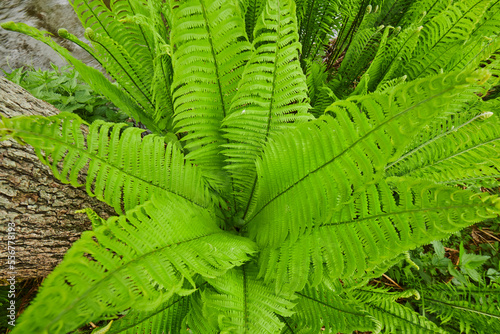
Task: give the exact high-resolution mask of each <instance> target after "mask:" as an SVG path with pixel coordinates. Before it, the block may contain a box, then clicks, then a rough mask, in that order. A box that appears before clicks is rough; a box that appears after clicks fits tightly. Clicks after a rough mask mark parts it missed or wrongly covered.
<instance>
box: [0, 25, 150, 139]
mask: <svg viewBox="0 0 500 334" xmlns="http://www.w3.org/2000/svg"><path fill="white" fill-rule="evenodd" d="M1 26H2V28H4V29H7V30H12V31H16V32H20V33H23V34H26V35H28V36H31V37H33V38H35V39H37V40H39V41H41V42H43V43H45V44H47V45H48V46H50V47H51V48H52V49H54V50H55V51H56V52H57V53H59V54H60V55H61V56H62V57H63V58H64V59H66V60H67V61H68V62H69V63H70V64H71V65H73V66H74V67H75V69H76V70H77V71H78V72H79V73H80V76H81V77H82V79H83V80H84V81H85V82H87V83H88V84H89V85H90V87H92V89H94V90H95V91H96V92H100V93H102V94H103V95H105V96H106V97H108V98H109V99H110V100H111V101H112V102H113V103H114V104H115V105H116V106H117V107H118V108H120V110H121V111H123V112H124V113H126V114H128V115H129V116H131V117H133V118H134V119H135V120H136V121H138V122H142V123H143V124H145V125H147V126H148V128H149V129H152V130H154V129H155V128H156V127H155V125H154V122H153V120H152V119H151V118H149V117H148V116H147V115H145V114H144V113H143V112H142V110H141V107H140V106H139V105H138V104H137V103H136V102H135V101H134V100H132V99H131V98H130V97H129V95H127V94H126V93H124V92H123V91H122V90H121V89H119V88H118V87H117V86H115V85H113V84H112V83H111V82H109V80H108V79H106V77H105V76H104V75H103V74H102V73H101V72H99V71H98V70H96V69H95V68H93V67H90V66H87V65H85V64H84V63H82V62H81V61H80V60H78V59H76V58H75V57H73V56H72V55H71V53H70V52H69V51H68V50H66V49H65V48H63V47H61V46H60V45H58V44H57V43H56V42H54V41H53V40H52V39H51V38H50V37H49V36H47V35H48V34H49V33H48V32H44V31H40V30H38V29H36V28H33V27H30V26H27V25H26V24H24V23H14V22H6V23H2V25H1Z"/></svg>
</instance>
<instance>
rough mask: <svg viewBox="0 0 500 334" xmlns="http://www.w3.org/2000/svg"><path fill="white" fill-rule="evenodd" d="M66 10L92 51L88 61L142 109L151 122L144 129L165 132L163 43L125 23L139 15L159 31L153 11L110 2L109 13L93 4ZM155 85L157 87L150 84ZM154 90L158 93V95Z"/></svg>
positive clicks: (124, 0) (75, 1) (79, 2)
mask: <svg viewBox="0 0 500 334" xmlns="http://www.w3.org/2000/svg"><path fill="white" fill-rule="evenodd" d="M71 4H72V6H73V8H74V9H75V12H76V13H77V15H78V17H79V19H80V21H81V22H82V24H83V26H84V27H85V28H86V32H87V33H86V37H87V38H88V39H89V40H90V41H91V42H92V44H93V46H94V47H95V49H96V50H97V53H96V52H91V55H93V56H94V57H95V58H96V60H97V61H98V62H99V63H100V64H101V65H102V66H103V67H104V68H105V69H106V70H107V71H108V73H109V74H110V75H111V76H112V77H113V78H114V79H115V80H116V81H117V82H118V83H119V84H120V85H121V86H122V87H123V88H124V89H125V91H126V92H127V94H129V95H130V96H131V97H132V98H133V99H134V100H135V101H136V102H137V103H138V104H140V105H141V106H142V108H143V110H142V113H144V114H145V116H146V115H147V116H146V118H151V119H152V120H154V122H150V123H152V124H146V125H150V126H152V127H151V130H153V131H155V132H157V133H165V132H166V131H171V130H172V117H173V105H172V99H171V93H170V86H171V82H172V78H171V77H172V70H171V69H170V68H169V67H170V59H169V58H170V57H167V58H168V59H166V62H165V55H162V54H161V47H162V46H163V45H165V44H166V43H167V42H166V41H165V40H162V38H158V36H156V35H154V34H148V32H147V30H146V29H145V27H144V26H142V25H138V24H136V23H135V22H133V21H132V20H129V19H128V18H129V17H133V16H139V15H143V16H147V17H149V18H150V20H151V22H152V23H153V24H155V26H163V25H164V24H163V21H162V20H161V16H160V14H161V13H158V12H157V11H155V10H153V9H154V7H153V5H149V9H150V10H148V6H144V5H143V4H142V3H141V2H139V1H137V0H114V1H111V9H108V8H107V7H106V6H105V5H104V3H103V2H102V1H98V0H72V1H71ZM163 30H164V28H163ZM159 31H162V29H159ZM164 35H165V33H164V32H163V36H164ZM160 41H161V42H160ZM80 44H81V43H80ZM80 44H79V45H80ZM86 49H88V48H86ZM158 81H160V82H161V83H162V84H161V87H158V85H157V84H156V82H158ZM155 88H156V90H158V89H160V88H161V89H160V91H161V92H157V91H155V90H154V89H155ZM153 92H155V96H153ZM160 96H161V97H160Z"/></svg>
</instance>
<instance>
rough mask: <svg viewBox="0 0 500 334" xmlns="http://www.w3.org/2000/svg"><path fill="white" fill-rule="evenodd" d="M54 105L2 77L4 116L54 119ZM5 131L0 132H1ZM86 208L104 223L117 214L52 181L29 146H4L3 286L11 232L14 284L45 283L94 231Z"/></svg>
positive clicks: (0, 165) (0, 200)
mask: <svg viewBox="0 0 500 334" xmlns="http://www.w3.org/2000/svg"><path fill="white" fill-rule="evenodd" d="M58 112H59V111H58V110H57V109H56V108H54V107H53V106H52V105H50V104H48V103H45V102H43V101H41V100H38V99H36V98H35V97H33V96H32V95H31V94H30V93H28V92H27V91H26V90H24V89H23V88H21V87H19V86H17V85H15V84H13V83H11V82H9V81H8V80H6V79H5V78H3V77H1V76H0V115H2V116H6V117H13V116H17V115H43V116H50V115H55V114H57V113H58ZM0 131H1V129H0ZM86 207H90V208H92V209H94V210H95V211H96V212H97V213H98V214H99V215H100V216H101V217H103V218H107V217H109V216H110V215H113V214H115V213H114V210H113V209H112V208H111V207H109V206H108V205H106V204H105V203H102V202H100V201H98V200H97V199H95V198H91V197H89V196H88V195H87V193H86V192H85V189H81V188H73V187H71V186H70V185H66V184H63V183H61V182H59V181H58V180H57V179H55V178H54V177H53V176H52V173H51V171H50V168H49V167H48V166H46V165H43V164H42V163H41V162H40V161H39V160H38V158H37V156H36V155H35V153H34V150H33V149H32V148H31V147H30V146H27V145H20V144H19V143H17V142H15V141H13V140H7V141H2V142H0V268H1V269H0V282H2V281H3V282H5V279H6V278H8V273H9V271H10V270H8V266H7V255H8V253H7V237H8V234H7V227H8V224H9V223H14V224H15V246H14V249H15V257H16V263H15V269H16V270H15V271H16V273H17V274H16V279H21V278H34V277H44V276H46V275H47V274H48V273H50V272H51V271H52V269H53V268H54V267H55V266H56V265H57V264H58V263H59V262H60V261H61V260H62V257H63V256H64V254H65V252H66V250H67V249H68V248H69V247H70V246H71V244H72V243H73V242H74V241H76V240H77V239H78V238H79V236H80V234H81V233H82V232H83V231H85V230H88V229H90V221H89V220H88V218H87V216H86V215H85V214H82V213H75V211H76V210H80V209H83V208H86Z"/></svg>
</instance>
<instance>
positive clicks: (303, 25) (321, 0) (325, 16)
mask: <svg viewBox="0 0 500 334" xmlns="http://www.w3.org/2000/svg"><path fill="white" fill-rule="evenodd" d="M339 7H340V1H338V0H314V1H303V2H302V4H297V19H298V26H299V30H298V32H299V36H300V37H299V42H300V44H301V45H302V50H301V54H300V59H301V60H302V61H303V60H305V59H307V58H310V59H315V58H316V57H317V56H318V54H319V51H320V50H321V49H323V48H324V47H325V46H326V45H325V42H328V37H330V36H332V35H333V30H334V28H335V27H337V26H340V22H339V20H340V17H339V15H338V14H337V13H338V12H339Z"/></svg>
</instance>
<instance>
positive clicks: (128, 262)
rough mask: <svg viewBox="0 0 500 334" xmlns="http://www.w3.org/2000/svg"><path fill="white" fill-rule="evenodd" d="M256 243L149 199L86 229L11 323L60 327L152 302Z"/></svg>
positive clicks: (235, 261)
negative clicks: (20, 320) (19, 317)
mask: <svg viewBox="0 0 500 334" xmlns="http://www.w3.org/2000/svg"><path fill="white" fill-rule="evenodd" d="M187 223H189V226H190V228H189V229H187V228H186V226H187ZM255 250H256V248H255V246H254V245H253V244H252V242H251V241H250V240H248V239H243V238H241V237H238V236H235V235H232V234H229V233H227V232H225V231H222V230H220V229H219V228H218V227H217V224H216V221H215V218H214V217H211V216H210V215H209V214H207V212H206V211H204V210H201V209H200V208H198V207H196V206H194V205H192V204H190V203H189V202H187V201H185V200H184V199H182V198H178V197H174V196H166V197H164V199H162V200H159V199H153V200H151V201H148V202H145V203H144V204H142V205H140V206H138V207H136V208H134V209H133V210H130V212H128V213H127V215H126V216H121V217H112V218H110V219H109V220H108V221H107V222H106V225H104V226H101V227H99V228H97V229H95V230H94V231H93V232H85V233H84V234H83V235H82V238H81V239H80V240H79V241H78V242H76V243H75V244H74V245H73V247H72V248H71V250H70V251H69V252H68V253H67V254H66V256H65V260H64V262H63V263H61V265H59V266H58V267H57V269H56V270H55V271H54V274H52V275H51V277H50V278H48V279H47V280H45V281H44V283H43V292H41V293H40V294H39V295H38V296H37V298H36V300H35V301H34V304H33V307H32V308H30V310H28V311H26V312H25V314H24V315H23V316H24V318H25V319H26V321H24V323H22V324H20V325H19V326H16V331H18V332H35V333H54V332H67V331H68V330H71V329H73V328H77V327H78V326H81V325H83V324H85V323H86V322H88V321H90V320H91V319H99V318H103V317H105V316H107V315H110V314H114V313H117V312H122V311H124V310H126V309H128V308H130V307H132V308H134V309H139V310H152V309H156V308H157V307H158V306H160V305H161V304H162V303H163V302H165V301H166V300H168V299H169V298H170V297H171V296H172V295H173V294H174V293H178V294H186V293H189V291H190V289H193V288H194V286H195V283H194V279H193V276H194V275H195V274H199V275H202V276H205V277H207V278H208V277H214V276H217V275H221V274H223V273H224V272H225V271H226V270H227V269H229V268H231V267H233V266H235V265H239V264H241V262H242V261H245V258H247V254H252V253H253V252H255ZM47 303H50V304H51V303H56V305H57V306H56V307H47ZM54 306H55V305H54Z"/></svg>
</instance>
